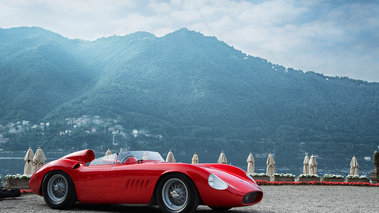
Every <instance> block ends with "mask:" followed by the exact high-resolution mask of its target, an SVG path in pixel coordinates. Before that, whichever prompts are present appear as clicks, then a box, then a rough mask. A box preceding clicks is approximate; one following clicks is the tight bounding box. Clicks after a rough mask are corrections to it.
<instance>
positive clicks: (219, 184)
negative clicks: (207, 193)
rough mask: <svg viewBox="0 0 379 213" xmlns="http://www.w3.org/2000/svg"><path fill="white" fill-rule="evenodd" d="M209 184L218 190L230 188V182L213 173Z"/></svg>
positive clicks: (209, 178)
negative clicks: (227, 182)
mask: <svg viewBox="0 0 379 213" xmlns="http://www.w3.org/2000/svg"><path fill="white" fill-rule="evenodd" d="M208 184H209V186H211V187H212V188H214V189H217V190H225V189H227V188H228V184H226V183H225V182H224V181H223V180H221V179H220V178H219V177H217V176H216V175H214V174H212V173H211V174H210V175H209V177H208Z"/></svg>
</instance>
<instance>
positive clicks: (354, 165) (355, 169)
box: [350, 155, 359, 175]
mask: <svg viewBox="0 0 379 213" xmlns="http://www.w3.org/2000/svg"><path fill="white" fill-rule="evenodd" d="M358 168H359V165H358V161H357V158H356V157H355V155H354V156H353V158H352V159H351V162H350V175H359V170H358Z"/></svg>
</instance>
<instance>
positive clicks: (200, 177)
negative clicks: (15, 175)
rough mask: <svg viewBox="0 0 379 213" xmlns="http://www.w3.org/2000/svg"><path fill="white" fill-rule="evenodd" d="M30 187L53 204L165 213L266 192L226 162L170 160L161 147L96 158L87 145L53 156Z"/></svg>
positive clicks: (257, 197) (235, 202) (244, 200)
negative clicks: (144, 207)
mask: <svg viewBox="0 0 379 213" xmlns="http://www.w3.org/2000/svg"><path fill="white" fill-rule="evenodd" d="M30 188H31V190H32V191H33V192H34V193H36V194H38V195H41V196H43V197H44V199H45V201H46V203H47V204H48V205H49V206H50V207H51V208H58V209H64V208H68V207H70V206H72V205H73V204H74V203H75V202H76V201H79V202H81V203H96V204H99V203H104V204H105V203H107V204H116V203H120V204H152V205H154V204H158V205H159V207H160V208H161V210H162V211H163V212H193V211H195V209H196V207H197V205H198V204H205V205H208V206H210V207H211V208H214V209H229V208H231V207H237V206H247V205H253V204H256V203H258V202H260V201H261V200H262V197H263V192H262V190H261V189H260V188H259V186H258V185H257V184H256V183H255V181H254V180H253V179H252V178H251V177H250V176H249V175H247V174H246V172H244V171H243V170H241V169H239V168H237V167H234V166H231V165H225V164H184V163H166V162H164V160H163V159H162V157H161V156H160V155H159V153H157V152H149V151H130V152H126V153H120V154H113V155H109V156H104V157H102V158H98V159H95V154H94V152H93V151H92V150H90V149H88V150H82V151H78V152H75V153H72V154H69V155H67V156H64V157H62V158H60V159H58V160H55V161H52V162H50V163H48V164H46V165H44V166H43V167H42V168H40V169H39V170H38V171H37V172H35V173H34V174H33V176H32V177H31V179H30Z"/></svg>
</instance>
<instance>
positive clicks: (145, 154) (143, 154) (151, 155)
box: [117, 151, 164, 162]
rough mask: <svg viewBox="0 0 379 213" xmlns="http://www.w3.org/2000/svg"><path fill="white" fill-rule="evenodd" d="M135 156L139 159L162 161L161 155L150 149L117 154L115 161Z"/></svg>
mask: <svg viewBox="0 0 379 213" xmlns="http://www.w3.org/2000/svg"><path fill="white" fill-rule="evenodd" d="M128 157H135V158H136V159H137V160H139V161H144V160H151V161H164V160H163V158H162V156H161V155H160V154H159V153H158V152H151V151H128V152H122V153H119V154H118V158H117V161H119V162H122V161H123V159H124V158H128Z"/></svg>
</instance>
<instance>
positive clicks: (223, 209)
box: [209, 206, 231, 212]
mask: <svg viewBox="0 0 379 213" xmlns="http://www.w3.org/2000/svg"><path fill="white" fill-rule="evenodd" d="M209 208H211V209H212V210H213V211H216V212H227V211H229V209H231V207H214V206H210V207H209Z"/></svg>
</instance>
